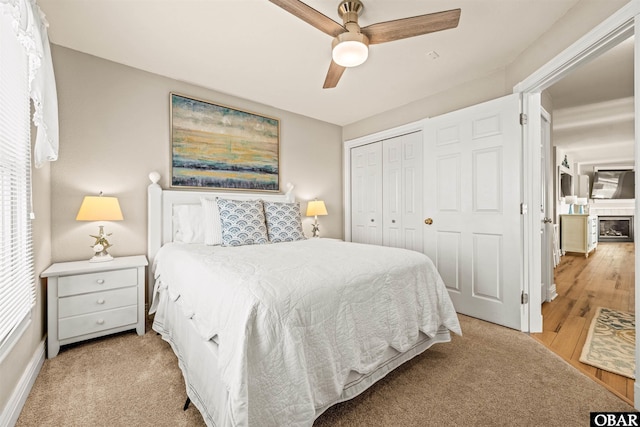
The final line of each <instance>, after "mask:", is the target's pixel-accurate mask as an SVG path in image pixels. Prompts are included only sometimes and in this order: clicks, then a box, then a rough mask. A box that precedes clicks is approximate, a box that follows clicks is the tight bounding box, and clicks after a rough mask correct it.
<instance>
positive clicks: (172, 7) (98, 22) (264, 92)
mask: <svg viewBox="0 0 640 427" xmlns="http://www.w3.org/2000/svg"><path fill="white" fill-rule="evenodd" d="M363 1H364V5H365V7H364V12H363V14H362V16H361V18H360V24H361V25H362V26H366V25H369V24H372V23H377V22H381V21H388V20H392V19H399V18H404V17H409V16H414V15H421V14H425V13H432V12H438V11H441V10H448V9H453V8H461V9H462V14H461V18H460V24H459V26H458V28H456V29H451V30H446V31H441V32H438V33H432V34H427V35H423V36H419V37H414V38H411V39H405V40H399V41H395V42H391V43H386V44H381V45H375V46H371V48H370V55H369V59H368V61H367V62H366V63H365V64H364V65H362V66H360V67H357V68H353V69H347V70H346V71H345V73H344V75H343V77H342V79H341V81H340V82H339V84H338V86H337V87H336V88H335V89H322V84H323V82H324V78H325V75H326V72H327V69H328V66H329V62H330V56H331V37H330V36H328V35H326V34H324V33H322V32H321V31H319V30H317V29H316V28H313V27H312V26H310V25H309V24H306V23H305V22H303V21H301V20H300V19H298V18H296V17H294V16H293V15H291V14H289V13H287V12H286V11H284V10H282V9H280V8H279V7H277V6H275V5H274V4H272V3H270V2H268V1H267V0H91V1H89V0H38V4H39V5H40V7H41V8H42V10H43V11H44V13H45V14H46V17H47V20H48V21H49V24H50V27H49V37H50V40H51V42H52V43H55V44H58V45H61V46H65V47H68V48H71V49H75V50H78V51H81V52H85V53H88V54H91V55H95V56H98V57H102V58H106V59H109V60H112V61H115V62H119V63H122V64H126V65H129V66H132V67H135V68H139V69H142V70H146V71H150V72H153V73H157V74H160V75H164V76H167V77H171V78H174V79H177V80H182V81H185V82H189V83H193V84H196V85H199V86H202V87H206V88H210V89H214V90H217V91H220V92H224V93H227V94H230V95H234V96H238V97H241V98H246V99H250V100H252V101H256V102H260V103H263V104H267V105H271V106H274V107H277V108H280V109H284V110H288V111H292V112H296V113H299V114H302V115H305V116H309V117H313V118H316V119H319V120H323V121H327V122H330V123H335V124H337V125H346V124H349V123H353V122H355V121H358V120H361V119H363V118H366V117H369V116H372V115H375V114H378V113H381V112H384V111H387V110H390V109H393V108H396V107H399V106H402V105H405V104H408V103H410V102H413V101H416V100H418V99H421V98H424V97H427V96H430V95H432V94H435V93H437V92H441V91H443V90H446V89H447V88H450V87H454V86H457V85H459V84H461V83H463V82H466V81H470V80H473V79H475V78H477V77H479V76H484V75H487V74H490V73H491V72H493V71H495V70H498V69H501V68H503V67H505V66H506V65H508V64H509V63H511V62H512V61H513V60H514V59H515V58H516V57H517V56H518V55H519V54H520V53H521V52H522V51H524V50H525V49H526V48H527V47H528V46H529V45H531V44H532V43H533V42H534V41H535V40H536V39H537V38H538V37H539V36H540V35H541V34H543V33H544V32H545V31H547V29H548V28H549V27H551V26H552V25H553V23H554V22H556V21H557V20H558V19H559V18H560V17H562V16H563V15H564V14H565V13H566V12H567V11H568V10H569V9H570V8H571V7H572V6H574V5H575V4H576V3H577V2H578V0H456V1H452V0H413V1H406V0H395V1H390V0H386V1H385V0H363ZM306 3H307V4H309V5H310V6H312V7H313V8H315V9H317V10H319V11H320V12H322V13H324V14H325V15H327V16H329V17H330V18H332V19H335V20H336V21H339V17H338V15H337V5H338V3H339V1H338V0H307V1H306ZM431 51H436V52H437V53H438V54H439V58H438V59H436V60H433V59H430V57H429V55H427V53H428V52H431ZM569 92H570V93H574V92H575V91H573V90H569Z"/></svg>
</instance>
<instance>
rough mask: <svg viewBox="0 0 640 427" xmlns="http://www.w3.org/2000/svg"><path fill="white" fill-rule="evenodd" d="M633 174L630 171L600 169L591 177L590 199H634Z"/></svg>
mask: <svg viewBox="0 0 640 427" xmlns="http://www.w3.org/2000/svg"><path fill="white" fill-rule="evenodd" d="M635 179H636V177H635V172H634V171H633V170H631V169H600V170H597V171H596V172H595V173H594V175H593V187H591V198H592V199H634V198H635V193H636V187H635Z"/></svg>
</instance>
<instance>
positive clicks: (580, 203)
mask: <svg viewBox="0 0 640 427" xmlns="http://www.w3.org/2000/svg"><path fill="white" fill-rule="evenodd" d="M587 204H588V200H587V198H586V197H578V198H577V199H576V205H578V206H580V210H579V211H578V213H579V214H584V207H585V206H587Z"/></svg>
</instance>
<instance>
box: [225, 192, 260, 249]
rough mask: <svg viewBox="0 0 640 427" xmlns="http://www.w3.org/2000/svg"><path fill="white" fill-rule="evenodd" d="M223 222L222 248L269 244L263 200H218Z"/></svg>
mask: <svg viewBox="0 0 640 427" xmlns="http://www.w3.org/2000/svg"><path fill="white" fill-rule="evenodd" d="M216 202H217V203H218V209H219V212H220V220H221V222H222V246H242V245H261V244H264V243H269V237H268V234H267V226H266V223H265V219H264V208H263V206H262V200H229V199H216Z"/></svg>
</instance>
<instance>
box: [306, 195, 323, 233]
mask: <svg viewBox="0 0 640 427" xmlns="http://www.w3.org/2000/svg"><path fill="white" fill-rule="evenodd" d="M318 215H327V207H326V206H325V205H324V202H323V201H322V200H312V201H310V202H309V204H308V205H307V216H312V217H314V222H313V226H312V228H311V232H312V233H313V237H320V227H319V225H318Z"/></svg>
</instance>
